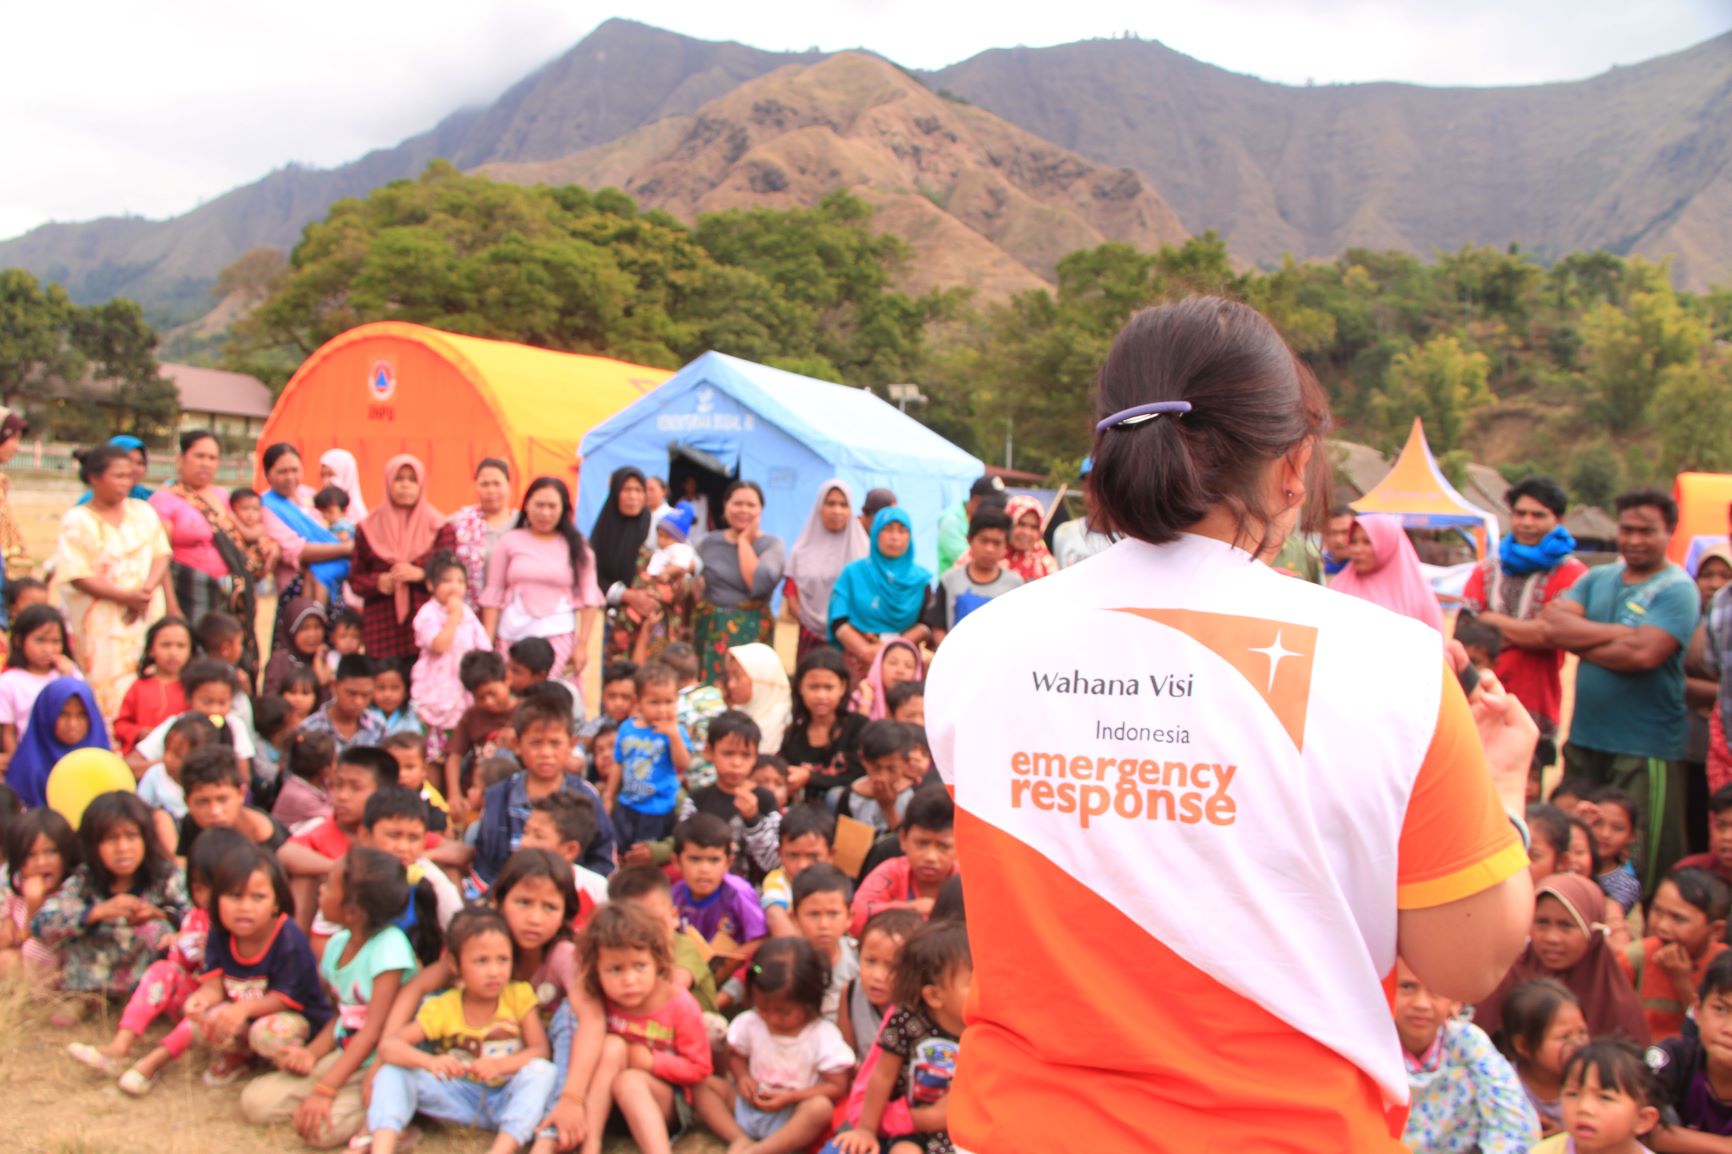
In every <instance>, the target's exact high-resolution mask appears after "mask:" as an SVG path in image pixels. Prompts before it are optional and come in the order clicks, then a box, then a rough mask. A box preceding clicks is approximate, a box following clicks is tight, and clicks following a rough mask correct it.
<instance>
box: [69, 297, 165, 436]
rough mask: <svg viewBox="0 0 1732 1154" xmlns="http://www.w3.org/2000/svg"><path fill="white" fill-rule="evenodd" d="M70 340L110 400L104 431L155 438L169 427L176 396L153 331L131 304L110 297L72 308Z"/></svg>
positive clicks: (140, 311) (141, 312)
mask: <svg viewBox="0 0 1732 1154" xmlns="http://www.w3.org/2000/svg"><path fill="white" fill-rule="evenodd" d="M72 343H73V345H74V346H75V347H76V348H77V349H78V351H79V352H80V353H81V354H82V355H83V356H84V358H85V361H86V363H87V364H88V365H89V367H90V372H91V375H92V376H93V377H94V378H95V380H96V381H97V382H98V385H99V386H100V387H101V388H103V389H104V390H105V391H106V392H107V397H108V398H109V399H110V401H111V404H110V405H109V406H107V407H108V408H109V409H110V410H111V412H112V414H113V416H112V417H111V418H110V424H111V425H112V427H111V428H110V429H109V432H110V433H120V432H124V433H131V434H133V435H134V436H137V437H141V438H143V439H145V440H160V439H161V438H163V437H166V436H167V435H168V434H169V433H170V432H172V431H173V429H174V425H175V418H176V417H177V416H178V415H179V413H180V394H179V393H178V392H177V391H176V389H175V387H174V382H173V381H170V380H168V379H166V378H165V377H163V375H162V366H161V365H159V364H158V363H157V359H156V332H155V330H154V329H152V328H151V327H150V325H148V324H146V323H145V320H144V311H143V310H142V309H140V308H139V307H138V305H137V303H136V302H134V301H129V300H125V299H120V298H116V299H115V300H111V301H109V302H108V303H106V304H100V305H92V306H90V307H89V308H84V309H80V310H78V312H77V313H76V314H75V315H74V316H73V319H72Z"/></svg>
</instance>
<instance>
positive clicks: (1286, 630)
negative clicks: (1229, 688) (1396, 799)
mask: <svg viewBox="0 0 1732 1154" xmlns="http://www.w3.org/2000/svg"><path fill="white" fill-rule="evenodd" d="M1122 612H1125V613H1130V614H1133V615H1135V616H1137V617H1144V618H1147V619H1148V620H1150V621H1154V622H1158V623H1159V624H1161V625H1165V626H1167V627H1169V628H1171V629H1177V630H1178V631H1179V632H1180V633H1183V634H1184V635H1185V636H1187V637H1189V638H1190V639H1191V640H1193V641H1195V642H1197V643H1198V644H1199V645H1202V646H1203V647H1204V648H1206V649H1208V650H1209V651H1210V652H1212V653H1214V654H1215V655H1216V656H1217V657H1219V658H1221V659H1222V660H1223V661H1225V662H1226V663H1227V664H1228V665H1231V666H1232V667H1233V668H1234V669H1235V670H1237V671H1238V673H1239V675H1240V676H1241V677H1243V678H1244V679H1245V680H1246V681H1247V682H1248V683H1249V684H1250V686H1251V688H1253V689H1255V690H1256V691H1257V695H1258V696H1259V697H1261V698H1262V699H1263V700H1264V701H1265V702H1267V703H1268V706H1269V708H1270V709H1271V710H1273V711H1274V713H1275V719H1276V720H1277V721H1279V722H1280V723H1281V727H1282V728H1283V729H1285V730H1286V731H1287V735H1288V736H1289V737H1291V738H1292V739H1293V744H1294V745H1295V746H1296V747H1297V748H1299V749H1304V748H1305V714H1306V711H1307V707H1308V706H1309V704H1310V701H1311V667H1312V663H1313V662H1314V660H1315V658H1316V654H1317V628H1316V626H1313V625H1295V624H1294V623H1293V622H1291V621H1270V620H1269V619H1268V618H1265V617H1236V616H1233V615H1231V614H1227V613H1199V612H1196V611H1195V610H1190V609H1125V610H1123V611H1122Z"/></svg>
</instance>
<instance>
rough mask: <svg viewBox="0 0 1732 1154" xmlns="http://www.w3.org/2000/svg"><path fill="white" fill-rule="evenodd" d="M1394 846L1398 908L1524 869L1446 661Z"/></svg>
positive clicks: (1457, 894) (1462, 892)
mask: <svg viewBox="0 0 1732 1154" xmlns="http://www.w3.org/2000/svg"><path fill="white" fill-rule="evenodd" d="M1399 852H1400V861H1399V863H1398V867H1397V881H1396V905H1397V906H1398V907H1399V908H1400V909H1404V910H1416V909H1426V908H1429V907H1431V906H1441V905H1446V904H1447V903H1449V902H1453V901H1459V900H1460V899H1462V898H1465V897H1471V896H1472V895H1474V894H1477V893H1479V892H1481V891H1482V890H1488V889H1490V888H1491V887H1492V886H1495V885H1497V884H1498V883H1500V882H1502V881H1503V880H1504V879H1506V878H1509V877H1513V876H1514V875H1515V874H1516V873H1517V872H1518V871H1519V870H1523V869H1526V868H1527V864H1528V855H1527V852H1526V851H1525V850H1523V849H1522V843H1521V838H1520V837H1519V836H1518V835H1517V833H1516V830H1515V827H1514V826H1513V825H1511V824H1510V820H1509V817H1508V815H1506V814H1505V813H1504V810H1503V805H1502V803H1501V802H1499V801H1498V797H1497V792H1496V791H1495V790H1494V789H1493V788H1492V783H1491V773H1490V771H1489V770H1487V768H1486V764H1485V752H1484V751H1483V750H1482V749H1481V748H1480V744H1479V729H1478V727H1477V726H1475V725H1474V721H1473V712H1472V710H1471V709H1469V707H1468V704H1467V697H1466V695H1465V694H1463V693H1462V691H1461V683H1460V682H1459V681H1458V680H1456V676H1455V673H1454V672H1453V671H1452V670H1450V669H1449V668H1448V667H1447V666H1446V667H1445V668H1444V671H1443V697H1442V700H1441V701H1440V702H1439V703H1438V709H1437V729H1436V731H1435V732H1434V733H1433V734H1432V738H1431V748H1430V749H1428V750H1426V753H1425V761H1424V762H1423V763H1422V764H1421V765H1420V767H1419V776H1418V777H1417V778H1416V779H1415V780H1414V783H1413V793H1412V794H1411V795H1410V796H1409V797H1408V799H1407V817H1406V818H1405V820H1404V821H1403V822H1402V826H1401V844H1400V850H1399Z"/></svg>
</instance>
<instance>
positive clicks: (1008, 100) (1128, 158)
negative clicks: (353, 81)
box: [0, 19, 1732, 319]
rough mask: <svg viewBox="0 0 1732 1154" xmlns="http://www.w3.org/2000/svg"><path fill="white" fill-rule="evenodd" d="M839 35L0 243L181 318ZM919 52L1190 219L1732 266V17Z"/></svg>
mask: <svg viewBox="0 0 1732 1154" xmlns="http://www.w3.org/2000/svg"><path fill="white" fill-rule="evenodd" d="M831 55H832V54H826V53H819V52H806V53H778V52H769V51H765V50H762V49H757V48H752V47H749V46H746V45H741V44H737V43H734V42H731V41H700V40H695V39H693V38H690V37H685V36H682V35H679V34H677V33H673V32H668V31H665V30H662V29H657V28H652V27H650V26H648V25H644V24H639V23H636V22H633V21H629V20H623V19H613V20H609V21H607V22H605V23H603V24H602V25H600V26H598V27H597V28H596V29H595V30H594V31H593V32H592V33H590V35H589V36H587V37H585V38H584V39H583V40H582V41H580V42H579V43H578V44H576V45H575V46H573V47H572V48H571V49H569V50H567V51H566V52H564V53H562V54H560V55H559V56H557V57H555V58H553V59H551V60H549V61H548V62H547V63H546V64H544V65H542V66H541V67H539V68H537V69H535V70H534V71H533V72H531V73H530V74H529V75H527V76H525V77H524V78H523V79H522V80H520V81H518V82H517V83H516V84H514V85H512V86H511V87H510V88H508V89H507V90H506V92H505V93H504V94H502V95H501V96H500V97H499V99H498V100H496V101H495V102H494V103H493V104H492V105H489V106H488V107H485V108H478V109H466V110H460V111H457V112H454V113H452V114H451V115H449V116H446V117H444V118H443V119H441V120H440V121H439V122H438V123H437V124H435V125H434V126H433V127H431V128H430V129H428V130H427V131H426V132H423V133H419V134H416V135H414V136H411V137H409V138H407V139H406V140H404V141H403V142H401V143H400V144H398V145H395V146H393V147H390V148H383V149H376V150H374V151H372V152H369V153H367V154H366V155H364V156H362V157H360V158H358V159H356V160H355V161H352V162H350V163H348V164H344V165H340V166H337V167H335V168H330V169H314V168H304V167H299V166H287V167H285V168H281V169H278V170H276V171H274V172H272V173H269V174H267V175H266V176H264V177H262V178H261V179H259V180H257V181H254V182H252V183H250V184H247V185H243V186H241V187H239V188H235V189H231V190H229V191H228V192H226V193H224V194H222V195H220V196H217V197H215V198H213V199H212V200H210V201H207V202H206V203H204V204H202V205H200V206H199V207H198V208H196V209H193V210H191V211H190V212H187V213H183V214H181V215H179V216H177V217H173V218H169V219H167V220H161V221H157V220H146V219H142V218H136V217H111V218H104V219H100V220H95V221H85V222H56V223H51V224H45V225H42V226H39V227H38V228H36V229H33V230H31V231H30V232H27V233H25V234H24V235H22V236H20V237H15V238H12V239H10V240H5V241H0V266H7V265H17V266H21V267H24V268H27V269H29V270H30V271H32V272H34V273H36V274H37V275H38V276H41V277H43V278H45V279H52V280H59V281H62V282H64V283H66V284H67V287H68V290H69V291H70V292H71V293H72V294H73V296H74V298H75V299H78V300H81V301H86V302H88V301H95V300H101V299H106V298H107V297H110V296H116V295H126V296H133V297H135V298H137V299H140V300H141V301H143V302H145V303H147V304H150V305H151V306H153V308H154V309H155V311H156V312H157V313H159V314H162V315H169V314H173V315H174V316H175V317H176V318H177V319H186V318H187V317H189V316H191V315H194V314H196V313H197V312H200V311H203V310H204V309H207V308H208V307H209V305H210V301H209V299H208V297H207V296H206V295H205V294H206V292H207V290H208V288H209V286H210V284H211V283H212V282H213V281H214V279H215V276H216V273H217V272H218V271H220V269H221V268H223V267H224V266H226V265H227V264H228V263H230V262H232V261H233V260H234V259H236V258H237V257H239V256H240V255H241V254H242V253H244V252H245V251H246V250H247V249H249V248H252V247H254V246H257V245H261V244H268V245H274V246H276V247H280V248H284V249H287V248H290V247H292V246H293V244H294V243H295V242H296V241H297V240H298V238H299V236H300V232H301V229H302V228H303V227H304V226H305V225H306V224H307V223H308V222H309V221H312V220H316V219H319V218H320V217H322V216H323V215H324V214H325V213H326V212H327V211H328V210H329V208H330V206H331V205H332V204H333V203H335V202H336V201H337V200H339V199H342V198H344V197H349V196H358V195H364V194H365V193H366V192H368V191H370V190H371V189H373V188H376V187H378V186H379V185H382V184H385V183H388V182H389V181H391V180H396V179H403V178H409V177H413V176H415V175H418V174H419V173H420V172H421V171H422V170H423V169H424V168H425V167H426V164H427V163H428V162H429V161H431V160H433V159H435V158H438V157H443V158H446V159H450V160H452V161H453V162H454V163H456V164H457V165H459V166H460V167H463V168H476V167H479V166H482V165H486V164H493V163H546V162H551V161H554V160H557V159H559V158H561V157H566V156H570V155H573V154H574V153H578V152H582V151H585V150H590V149H594V148H596V147H598V146H602V145H606V144H608V143H609V142H613V141H618V140H620V139H622V138H624V137H626V136H629V135H630V134H632V133H633V132H637V131H641V130H643V129H644V128H645V127H646V126H648V125H651V124H654V123H655V122H657V121H660V120H665V119H667V118H669V117H677V116H690V115H692V114H693V113H695V112H696V110H697V109H699V108H700V107H702V106H703V105H705V104H706V103H709V102H710V101H713V100H717V99H720V98H723V97H725V96H726V95H727V94H728V93H730V92H732V91H734V90H735V89H737V88H738V87H739V86H740V85H742V84H745V83H749V82H751V81H753V80H756V79H758V78H760V77H762V76H764V75H766V74H768V73H770V72H772V71H774V70H776V69H778V68H782V67H785V66H788V65H795V64H798V65H808V66H809V65H811V64H814V63H816V62H818V61H820V60H823V59H828V58H829V57H830V56H831ZM907 74H908V75H918V76H920V77H921V78H922V80H923V81H924V82H926V83H927V84H928V85H929V86H930V87H934V88H938V89H944V90H948V91H949V92H951V93H954V94H956V95H957V96H959V97H961V98H963V99H964V100H966V101H968V102H971V103H973V104H975V105H977V106H978V107H979V108H981V109H984V110H986V111H988V112H991V113H994V114H995V115H997V116H999V117H1000V118H1002V119H1003V120H1005V121H1008V122H1009V123H1010V124H1013V125H1016V126H1017V127H1019V128H1021V129H1022V130H1024V131H1026V132H1028V133H1032V134H1033V135H1034V136H1036V137H1040V138H1042V139H1043V140H1045V141H1047V142H1050V143H1051V144H1052V145H1054V146H1057V147H1058V148H1060V149H1065V150H1069V151H1071V152H1074V153H1076V154H1078V155H1080V156H1081V157H1083V158H1086V159H1087V160H1088V161H1091V162H1093V163H1095V164H1100V165H1106V166H1109V167H1111V168H1126V169H1130V170H1132V171H1134V172H1135V173H1137V174H1139V175H1140V177H1141V178H1142V179H1143V180H1144V181H1145V182H1146V184H1147V185H1148V187H1149V188H1150V189H1151V190H1152V192H1153V193H1155V194H1156V195H1158V196H1159V198H1160V199H1162V200H1163V201H1165V202H1166V204H1167V205H1168V206H1169V207H1170V208H1171V210H1172V211H1173V212H1175V213H1176V214H1177V216H1178V219H1179V221H1180V222H1181V223H1182V224H1183V226H1184V227H1185V228H1186V229H1187V230H1189V231H1191V232H1201V231H1203V230H1204V229H1207V228H1214V229H1216V230H1217V231H1219V232H1220V233H1221V234H1222V235H1223V237H1224V238H1225V239H1226V240H1227V243H1228V245H1229V247H1230V248H1231V249H1232V251H1233V252H1234V254H1235V256H1236V257H1238V258H1240V259H1243V260H1246V261H1249V262H1251V263H1254V264H1263V265H1268V264H1273V263H1275V262H1276V261H1278V260H1280V259H1281V257H1282V255H1283V254H1285V253H1288V252H1291V253H1293V255H1295V256H1296V257H1298V258H1300V259H1310V258H1325V257H1332V256H1335V255H1338V254H1339V253H1340V252H1341V251H1343V250H1344V249H1345V248H1347V247H1350V246H1354V245H1360V246H1366V247H1378V248H1398V249H1402V250H1404V251H1408V252H1413V253H1416V254H1418V255H1420V256H1422V257H1429V256H1430V255H1432V253H1433V252H1435V251H1436V250H1438V249H1445V250H1449V249H1455V248H1459V247H1460V246H1461V245H1462V244H1466V243H1482V244H1494V245H1500V246H1501V245H1504V244H1508V243H1517V244H1520V245H1522V246H1524V247H1526V248H1528V249H1530V250H1532V251H1534V252H1536V253H1538V254H1540V255H1542V256H1545V257H1555V256H1557V255H1561V254H1562V253H1564V252H1568V251H1575V250H1581V249H1588V248H1594V247H1606V248H1609V249H1611V250H1613V251H1615V252H1620V253H1639V254H1642V255H1647V256H1658V255H1662V254H1666V253H1676V265H1675V275H1676V279H1677V280H1678V281H1679V282H1680V283H1681V284H1683V285H1685V286H1686V287H1702V286H1703V285H1706V284H1707V283H1709V282H1713V281H1718V282H1727V281H1732V33H1727V34H1725V35H1723V36H1720V37H1717V38H1715V39H1713V40H1710V41H1706V42H1704V43H1702V44H1699V45H1696V46H1694V47H1692V48H1688V49H1685V50H1683V51H1681V52H1678V53H1673V54H1670V55H1668V56H1663V57H1658V58H1655V59H1653V60H1649V61H1645V62H1643V63H1640V64H1636V65H1629V66H1624V67H1620V68H1614V69H1612V70H1610V71H1608V72H1603V73H1600V74H1599V75H1597V76H1594V77H1589V78H1586V79H1583V80H1574V81H1567V82H1559V83H1555V84H1544V85H1531V86H1514V87H1504V88H1464V87H1428V86H1421V85H1413V84H1406V83H1400V82H1390V81H1379V82H1373V83H1367V84H1351V85H1324V86H1318V87H1315V88H1304V87H1298V86H1289V85H1282V84H1276V83H1273V82H1270V81H1265V80H1261V79H1259V78H1257V77H1254V76H1249V75H1245V74H1241V73H1234V72H1229V71H1227V70H1225V69H1222V68H1219V67H1217V66H1215V65H1211V64H1208V63H1205V62H1203V61H1199V60H1195V59H1193V58H1191V57H1189V56H1186V55H1184V54H1183V53H1180V52H1177V51H1176V50H1174V49H1171V48H1168V47H1166V46H1165V45H1162V44H1160V43H1159V42H1158V41H1152V40H1088V41H1077V42H1074V43H1071V44H1065V45H1057V46H1053V47H1048V48H1001V49H989V50H987V51H985V52H982V53H979V54H977V55H975V56H973V57H970V58H969V59H968V60H964V61H960V62H958V63H957V64H954V65H951V66H949V67H947V68H943V69H938V70H935V71H932V72H927V73H918V74H916V73H907ZM906 223H908V226H909V227H915V226H916V225H919V224H920V223H921V222H920V221H918V220H915V219H914V218H912V217H910V218H909V219H908V221H907V222H906ZM925 223H926V224H927V225H931V224H932V222H931V221H927V222H925Z"/></svg>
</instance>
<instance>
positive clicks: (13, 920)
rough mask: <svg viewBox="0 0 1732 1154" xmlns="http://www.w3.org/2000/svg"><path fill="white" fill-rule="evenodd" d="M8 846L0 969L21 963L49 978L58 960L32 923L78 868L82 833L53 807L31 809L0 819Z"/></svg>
mask: <svg viewBox="0 0 1732 1154" xmlns="http://www.w3.org/2000/svg"><path fill="white" fill-rule="evenodd" d="M0 844H4V846H5V849H6V882H5V890H4V892H5V901H4V904H3V905H0V973H5V972H7V971H8V970H14V969H16V968H18V967H23V968H24V969H25V971H26V973H27V974H28V976H30V977H32V978H34V979H38V980H50V979H52V978H53V977H54V976H55V975H56V974H57V973H58V972H59V970H60V958H59V956H58V955H56V954H55V953H54V951H52V950H50V949H49V948H48V947H47V946H45V945H43V944H42V942H41V941H40V940H39V939H37V938H35V937H33V936H31V932H30V922H31V920H32V919H33V918H35V917H36V912H37V911H38V910H40V909H41V908H42V906H43V904H44V903H45V902H47V901H48V899H49V897H50V896H52V895H53V894H55V893H57V892H58V891H59V889H60V887H61V886H62V885H63V884H65V882H66V878H67V876H68V875H70V874H71V873H72V871H73V870H74V869H76V868H77V866H78V860H79V858H78V835H77V833H75V832H74V831H73V829H72V826H71V825H70V824H68V822H67V820H66V819H65V818H63V817H61V816H60V815H59V814H58V813H55V812H54V811H53V810H51V809H30V810H25V811H24V812H23V813H21V814H18V815H16V816H14V817H12V818H10V819H9V820H5V821H0Z"/></svg>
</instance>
